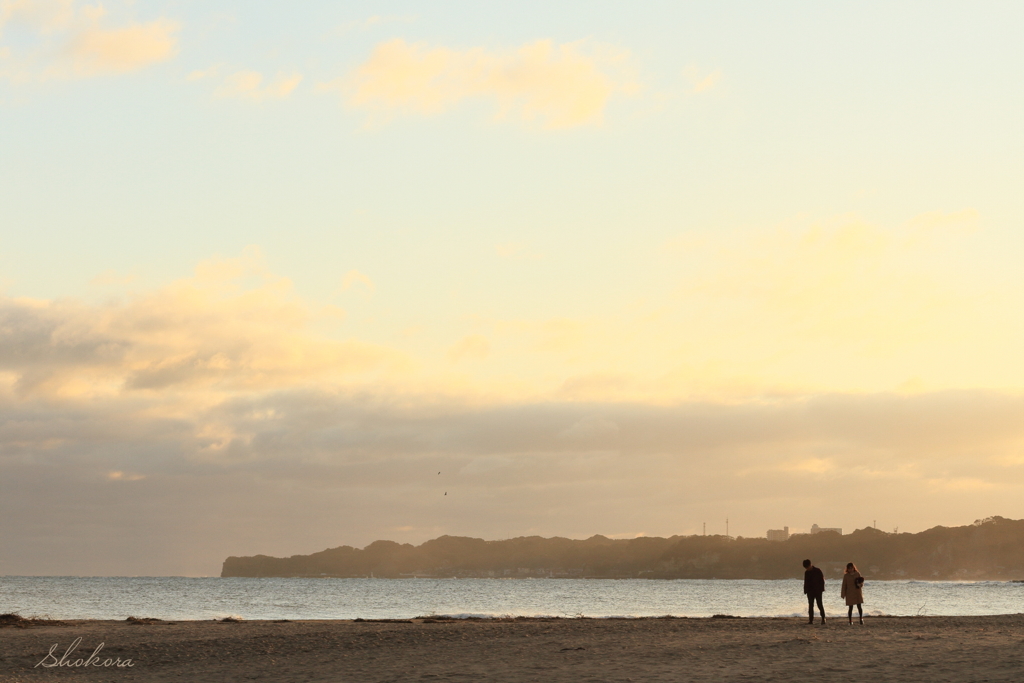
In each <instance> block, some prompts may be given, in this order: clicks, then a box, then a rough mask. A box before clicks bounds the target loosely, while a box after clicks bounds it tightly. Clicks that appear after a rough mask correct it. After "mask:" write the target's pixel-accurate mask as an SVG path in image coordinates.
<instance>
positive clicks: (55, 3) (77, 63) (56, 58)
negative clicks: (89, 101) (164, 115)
mask: <svg viewBox="0 0 1024 683" xmlns="http://www.w3.org/2000/svg"><path fill="white" fill-rule="evenodd" d="M106 15H107V12H106V10H105V9H104V8H103V6H102V5H95V6H89V5H79V4H78V3H77V2H74V1H73V0H6V1H5V2H3V3H0V31H3V29H4V28H6V27H8V26H21V27H23V28H24V29H25V30H26V32H27V34H28V37H27V39H22V40H19V41H18V42H17V47H16V48H13V47H10V46H3V45H0V53H3V54H4V55H5V56H4V58H3V62H2V64H0V77H3V78H7V79H9V80H11V81H13V82H33V81H36V82H38V81H45V80H52V79H58V80H59V79H70V78H90V77H94V76H101V75H107V74H124V73H131V72H135V71H138V70H140V69H143V68H145V67H148V66H151V65H153V64H157V63H160V62H164V61H167V60H169V59H171V58H172V57H174V56H175V55H176V54H177V52H178V38H177V35H176V34H177V33H178V31H179V29H180V24H179V23H178V22H176V21H172V20H170V19H166V18H159V19H154V20H152V21H145V22H142V21H134V20H128V21H125V22H123V23H122V24H121V25H114V26H108V25H106V23H107V22H106V19H105V17H106ZM3 37H4V36H3V33H0V39H3Z"/></svg>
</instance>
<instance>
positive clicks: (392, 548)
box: [221, 517, 1024, 580]
mask: <svg viewBox="0 0 1024 683" xmlns="http://www.w3.org/2000/svg"><path fill="white" fill-rule="evenodd" d="M804 558H810V559H812V560H813V561H814V563H815V564H816V565H818V566H819V567H821V568H822V569H823V570H824V571H825V572H826V576H835V575H837V574H839V573H841V572H842V569H843V567H845V566H846V563H847V562H855V563H856V564H857V566H858V567H859V568H860V570H861V572H863V573H864V574H865V575H866V576H868V577H870V578H872V579H925V580H946V579H965V580H1007V579H1024V520H1012V519H1004V518H1002V517H990V518H988V519H985V520H979V521H977V522H975V523H974V524H972V525H970V526H962V527H941V526H939V527H935V528H933V529H929V530H927V531H922V532H921V533H917V534H909V533H902V534H897V533H886V532H884V531H878V530H877V529H872V528H866V529H858V530H857V531H854V532H853V533H851V534H847V535H845V536H840V535H839V534H837V533H835V532H822V533H819V534H815V535H810V534H799V535H795V536H792V537H790V538H789V540H787V541H767V540H765V539H762V538H742V537H740V538H729V537H726V536H673V537H671V538H647V537H641V538H634V539H629V540H612V539H610V538H606V537H604V536H592V537H591V538H588V539H586V540H585V541H576V540H571V539H567V538H541V537H539V536H530V537H523V538H513V539H510V540H506V541H484V540H481V539H479V538H464V537H457V536H442V537H440V538H436V539H434V540H431V541H427V542H426V543H423V544H422V545H418V546H413V545H410V544H399V543H395V542H392V541H375V542H374V543H371V544H370V545H368V546H366V547H365V548H363V549H362V550H360V549H358V548H352V547H349V546H341V547H340V548H332V549H330V550H324V551H323V552H319V553H314V554H312V555H293V556H292V557H288V558H278V557H268V556H266V555H256V556H255V557H229V558H228V559H227V560H225V561H224V568H223V570H222V572H221V576H332V577H366V576H375V577H392V578H399V577H410V576H421V577H426V576H435V577H455V576H457V577H492V576H493V577H514V578H525V577H531V576H532V577H536V576H553V577H587V578H627V577H642V578H651V579H713V578H717V579H785V578H798V577H801V576H802V575H803V568H802V567H801V566H800V562H801V561H802V560H803V559H804Z"/></svg>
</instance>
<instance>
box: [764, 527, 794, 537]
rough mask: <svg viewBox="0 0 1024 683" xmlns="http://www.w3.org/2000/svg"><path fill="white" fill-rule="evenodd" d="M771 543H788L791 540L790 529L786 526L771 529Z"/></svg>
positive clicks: (769, 535)
mask: <svg viewBox="0 0 1024 683" xmlns="http://www.w3.org/2000/svg"><path fill="white" fill-rule="evenodd" d="M768 540H769V541H787V540H789V527H788V526H784V527H782V528H781V529H769V530H768Z"/></svg>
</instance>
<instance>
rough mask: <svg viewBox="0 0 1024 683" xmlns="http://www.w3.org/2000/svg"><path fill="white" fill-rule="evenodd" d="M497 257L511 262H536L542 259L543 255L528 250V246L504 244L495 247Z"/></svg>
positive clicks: (511, 243)
mask: <svg viewBox="0 0 1024 683" xmlns="http://www.w3.org/2000/svg"><path fill="white" fill-rule="evenodd" d="M495 251H496V252H497V254H498V256H500V257H502V258H507V259H509V260H512V261H519V260H530V261H538V260H540V259H542V258H544V254H543V253H541V252H539V251H535V250H533V249H531V248H530V245H528V244H524V243H522V242H505V243H504V244H499V245H498V246H497V247H495Z"/></svg>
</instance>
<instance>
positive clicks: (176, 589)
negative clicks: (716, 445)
mask: <svg viewBox="0 0 1024 683" xmlns="http://www.w3.org/2000/svg"><path fill="white" fill-rule="evenodd" d="M839 587H840V582H839V581H830V582H829V584H828V586H827V588H826V593H825V610H826V613H831V614H833V615H835V616H839V615H840V614H845V613H846V606H845V604H844V602H843V600H842V599H841V598H840V597H839ZM802 592H803V589H802V582H801V581H799V580H785V581H757V580H742V581H725V580H675V581H662V580H643V579H620V580H601V579H329V578H323V579H300V578H296V579H283V578H185V577H67V576H59V577H38V576H7V577H0V613H8V612H14V613H17V614H20V615H21V616H24V617H29V616H47V617H50V618H53V619H125V618H127V617H129V616H135V617H155V618H158V619H167V620H183V619H219V618H223V617H228V616H232V617H241V618H243V619H355V618H363V619H407V618H410V617H417V616H425V615H450V616H457V617H470V616H473V617H497V616H555V617H578V616H587V617H649V616H664V615H673V616H680V617H709V616H712V615H716V614H726V615H732V616H739V617H791V616H801V615H806V613H807V612H806V610H807V603H806V601H805V599H804V597H803V594H802ZM864 599H865V603H864V609H865V614H866V615H873V616H883V615H891V616H913V615H927V616H936V615H938V616H957V615H962V616H968V615H986V614H1017V613H1022V612H1024V583H1007V582H998V581H978V582H950V581H936V582H931V581H870V580H869V581H868V582H867V583H866V584H865V586H864Z"/></svg>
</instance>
